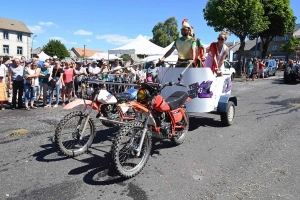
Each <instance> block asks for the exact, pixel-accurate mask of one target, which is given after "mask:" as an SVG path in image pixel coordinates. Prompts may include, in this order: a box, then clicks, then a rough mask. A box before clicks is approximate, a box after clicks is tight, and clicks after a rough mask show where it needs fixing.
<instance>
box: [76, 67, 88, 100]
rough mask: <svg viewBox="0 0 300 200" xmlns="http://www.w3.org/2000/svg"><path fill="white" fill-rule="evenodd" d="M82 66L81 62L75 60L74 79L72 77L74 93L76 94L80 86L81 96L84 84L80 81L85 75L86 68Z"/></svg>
mask: <svg viewBox="0 0 300 200" xmlns="http://www.w3.org/2000/svg"><path fill="white" fill-rule="evenodd" d="M82 66H83V63H82V62H76V67H75V68H74V72H75V79H74V87H75V94H76V95H77V96H78V87H81V97H82V96H83V94H84V92H85V85H84V83H82V82H81V81H82V79H83V78H84V76H87V73H86V70H85V68H84V67H82Z"/></svg>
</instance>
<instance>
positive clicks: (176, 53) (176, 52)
mask: <svg viewBox="0 0 300 200" xmlns="http://www.w3.org/2000/svg"><path fill="white" fill-rule="evenodd" d="M174 42H175V41H173V42H172V43H171V44H169V45H168V46H166V47H165V48H164V49H165V51H166V52H167V51H169V50H170V49H171V47H172V46H173V44H174ZM172 54H173V55H178V51H177V49H175V50H174V51H173V53H172ZM172 54H171V55H172Z"/></svg>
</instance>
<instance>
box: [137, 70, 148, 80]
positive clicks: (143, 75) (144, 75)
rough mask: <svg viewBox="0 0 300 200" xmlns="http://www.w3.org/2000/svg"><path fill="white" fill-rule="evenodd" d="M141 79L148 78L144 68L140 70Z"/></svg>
mask: <svg viewBox="0 0 300 200" xmlns="http://www.w3.org/2000/svg"><path fill="white" fill-rule="evenodd" d="M138 73H139V76H140V79H145V78H146V72H145V71H144V70H143V69H142V70H138Z"/></svg>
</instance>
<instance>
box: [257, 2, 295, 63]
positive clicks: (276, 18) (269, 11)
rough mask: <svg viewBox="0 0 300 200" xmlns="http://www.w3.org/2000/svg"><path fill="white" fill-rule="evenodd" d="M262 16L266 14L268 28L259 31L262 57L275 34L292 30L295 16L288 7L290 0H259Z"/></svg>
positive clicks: (283, 34) (279, 34)
mask: <svg viewBox="0 0 300 200" xmlns="http://www.w3.org/2000/svg"><path fill="white" fill-rule="evenodd" d="M261 3H262V4H263V8H264V16H268V21H269V25H268V29H266V30H264V31H262V32H260V33H259V36H260V38H261V42H262V48H263V49H262V57H263V58H264V57H265V56H266V53H267V50H268V46H269V43H270V42H271V41H272V40H273V38H274V37H275V36H285V35H286V34H288V33H291V32H293V30H294V28H295V25H296V17H295V15H294V12H293V10H292V9H291V7H290V0H261Z"/></svg>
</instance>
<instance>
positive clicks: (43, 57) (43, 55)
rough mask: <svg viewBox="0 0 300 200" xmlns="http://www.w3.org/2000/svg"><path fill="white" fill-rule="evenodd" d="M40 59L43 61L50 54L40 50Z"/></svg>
mask: <svg viewBox="0 0 300 200" xmlns="http://www.w3.org/2000/svg"><path fill="white" fill-rule="evenodd" d="M38 56H39V58H40V61H45V60H46V59H49V57H50V56H48V55H47V54H45V52H44V51H42V52H41V53H39V54H38Z"/></svg>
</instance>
